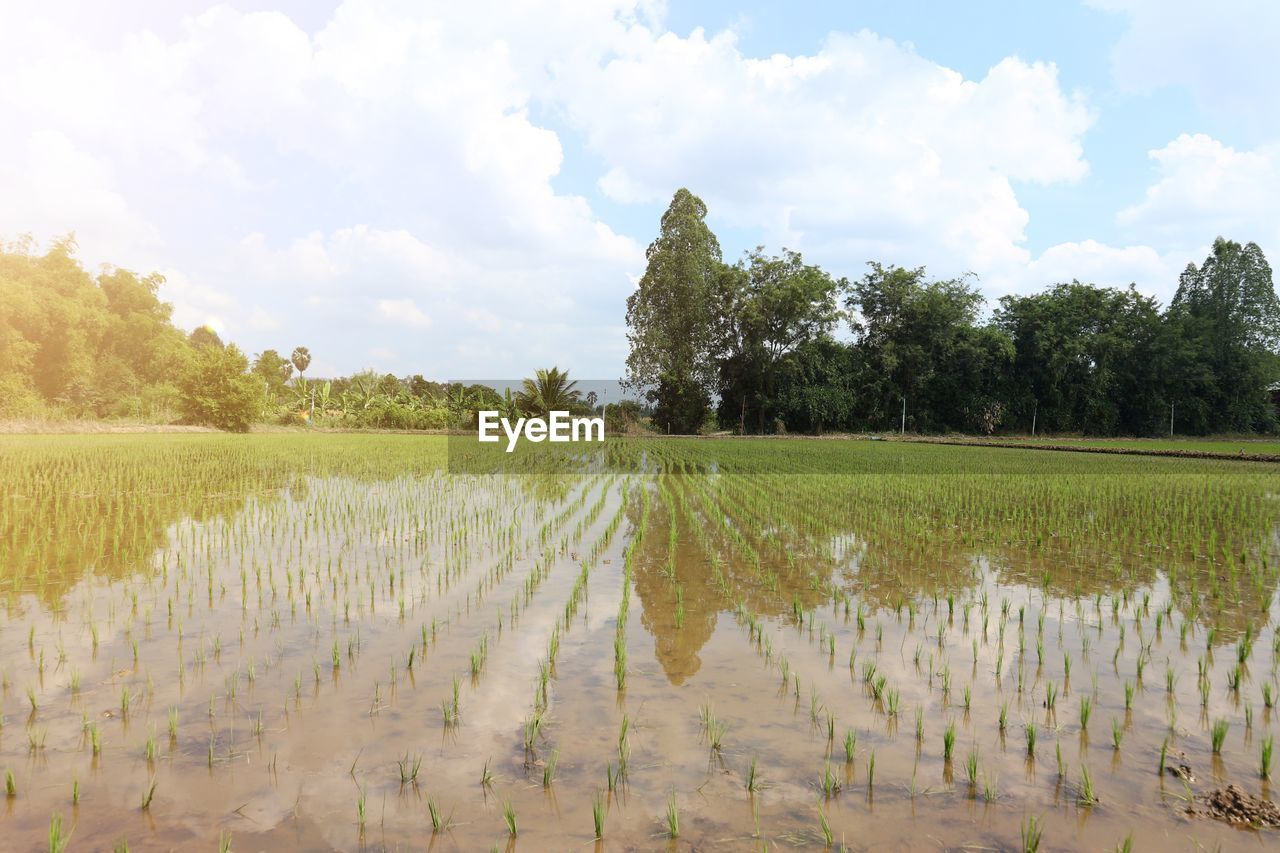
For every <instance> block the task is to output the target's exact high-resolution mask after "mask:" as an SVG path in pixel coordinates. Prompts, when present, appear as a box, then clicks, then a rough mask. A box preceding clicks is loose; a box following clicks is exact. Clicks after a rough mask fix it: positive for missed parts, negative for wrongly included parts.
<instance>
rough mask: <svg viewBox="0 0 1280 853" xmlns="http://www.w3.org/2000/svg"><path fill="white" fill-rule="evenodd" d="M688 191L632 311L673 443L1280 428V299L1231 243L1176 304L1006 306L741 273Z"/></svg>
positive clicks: (883, 276) (915, 278)
mask: <svg viewBox="0 0 1280 853" xmlns="http://www.w3.org/2000/svg"><path fill="white" fill-rule="evenodd" d="M706 216H707V208H706V205H705V204H704V203H703V201H702V200H701V199H699V198H698V197H697V196H695V195H694V194H692V193H691V192H689V191H688V190H687V189H681V190H679V191H677V192H676V194H675V197H674V198H673V199H672V202H671V205H670V207H669V208H668V209H667V211H666V212H665V213H664V214H663V217H662V220H661V224H660V228H659V234H658V237H657V238H656V239H655V240H654V241H653V243H652V244H650V246H649V248H648V250H647V253H646V260H647V265H646V269H645V273H644V275H643V277H642V278H641V279H640V282H639V286H638V287H637V289H636V290H635V291H634V292H633V293H632V295H631V296H630V297H629V298H628V300H627V328H628V340H629V342H630V352H629V355H628V357H627V364H626V367H627V375H626V380H625V381H626V382H627V383H628V385H629V386H630V387H632V388H634V389H637V390H639V391H640V392H642V393H643V394H644V395H645V396H646V398H647V399H648V401H649V402H650V403H651V404H652V406H653V412H654V414H653V420H654V424H655V425H656V426H657V427H658V428H659V429H661V430H662V431H664V432H671V433H694V432H699V431H705V430H708V429H720V430H733V431H737V432H742V433H774V432H781V431H788V432H807V433H817V432H823V431H845V430H848V431H885V430H897V429H905V430H907V431H916V432H928V433H938V432H963V433H978V434H984V435H989V434H992V433H997V432H1014V433H1028V432H1057V433H1083V434H1092V435H1153V434H1162V433H1166V432H1169V431H1171V430H1172V431H1176V432H1178V433H1185V434H1207V433H1274V432H1276V431H1277V429H1278V428H1280V421H1278V420H1277V403H1280V385H1277V382H1278V381H1280V300H1277V296H1276V291H1275V287H1274V284H1273V282H1272V275H1271V268H1270V266H1269V265H1268V264H1267V260H1266V258H1265V257H1264V255H1263V253H1262V250H1261V249H1259V248H1258V246H1257V245H1256V244H1254V243H1247V244H1244V245H1241V244H1240V243H1237V242H1233V241H1230V240H1226V239H1223V238H1218V239H1217V240H1215V241H1214V244H1213V249H1212V251H1211V254H1210V255H1209V256H1208V257H1207V258H1206V259H1205V261H1204V263H1202V264H1201V265H1199V266H1196V265H1195V264H1189V265H1188V266H1187V268H1186V270H1185V271H1184V272H1183V273H1182V275H1181V276H1180V278H1179V281H1178V287H1177V291H1176V294H1175V296H1174V298H1173V301H1172V302H1171V303H1170V304H1169V305H1168V306H1167V307H1163V308H1162V307H1161V306H1160V305H1159V304H1158V303H1157V301H1156V300H1154V299H1152V298H1151V297H1148V296H1145V295H1143V294H1142V293H1140V292H1138V290H1137V289H1136V288H1135V287H1134V286H1133V285H1129V286H1128V287H1124V288H1116V287H1101V286H1098V285H1095V284H1086V283H1081V282H1079V281H1071V282H1067V283H1058V284H1053V285H1051V286H1049V287H1047V288H1046V289H1044V290H1043V291H1041V292H1039V293H1033V294H1029V295H1010V296H1004V297H1002V298H1001V299H1000V300H999V301H998V304H997V305H996V306H995V308H994V309H993V310H991V311H989V312H988V311H987V310H986V308H987V306H986V303H985V300H984V299H983V297H982V295H981V293H980V291H979V290H978V288H977V284H976V282H975V281H974V279H973V278H972V277H971V276H965V277H961V278H955V279H943V280H939V279H933V278H930V277H929V276H928V274H927V273H926V270H925V268H924V267H914V268H912V267H902V266H896V265H885V264H881V263H877V262H871V263H869V264H868V268H867V271H866V272H865V273H864V274H863V276H862V277H861V278H859V279H856V280H849V279H848V278H836V277H834V276H832V275H831V274H830V273H828V272H826V271H825V270H822V269H821V268H819V267H817V266H815V265H812V264H808V263H806V262H805V261H804V259H803V257H802V256H801V255H800V253H798V252H793V251H789V250H786V249H783V250H782V252H781V254H778V255H770V254H767V253H766V252H765V251H764V249H763V248H758V249H756V250H755V251H751V252H747V253H746V254H745V255H744V257H743V258H742V259H741V260H739V261H737V262H736V263H726V262H725V261H724V259H723V257H722V254H721V249H720V245H719V242H718V240H717V238H716V236H715V234H714V233H712V231H711V229H710V228H709V227H708V225H707V223H706Z"/></svg>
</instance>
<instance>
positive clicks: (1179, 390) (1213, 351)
mask: <svg viewBox="0 0 1280 853" xmlns="http://www.w3.org/2000/svg"><path fill="white" fill-rule="evenodd" d="M1168 320H1169V322H1170V324H1171V326H1172V329H1173V333H1174V337H1175V339H1176V341H1177V347H1176V350H1175V352H1174V355H1173V365H1172V367H1171V375H1170V377H1169V398H1170V404H1171V405H1173V406H1175V407H1176V406H1177V405H1178V403H1179V401H1181V404H1182V406H1181V407H1182V409H1183V420H1182V422H1181V423H1182V428H1183V429H1185V430H1186V431H1189V432H1223V431H1231V432H1236V431H1241V432H1244V431H1252V430H1261V429H1274V428H1275V427H1276V413H1275V408H1274V406H1273V405H1272V404H1271V402H1270V400H1269V398H1268V395H1267V393H1266V386H1267V385H1268V384H1269V383H1271V382H1274V381H1275V380H1276V378H1277V377H1278V376H1280V356H1278V354H1277V347H1280V301H1278V300H1277V298H1276V291H1275V285H1274V283H1273V282H1272V278H1271V266H1270V265H1269V264H1268V263H1267V259H1266V257H1265V256H1264V255H1263V253H1262V250H1261V249H1260V248H1258V246H1257V244H1256V243H1247V244H1245V245H1243V246H1241V245H1240V244H1239V243H1236V242H1234V241H1231V240H1224V239H1223V238H1221V237H1219V238H1218V239H1217V240H1215V241H1214V243H1213V253H1212V254H1211V255H1209V257H1208V258H1206V259H1205V261H1204V263H1203V264H1202V265H1201V266H1200V267H1196V265H1195V264H1188V265H1187V268H1186V270H1185V271H1183V273H1182V276H1181V277H1180V278H1179V280H1178V291H1177V294H1176V295H1175V296H1174V298H1173V304H1172V305H1170V307H1169V312H1168Z"/></svg>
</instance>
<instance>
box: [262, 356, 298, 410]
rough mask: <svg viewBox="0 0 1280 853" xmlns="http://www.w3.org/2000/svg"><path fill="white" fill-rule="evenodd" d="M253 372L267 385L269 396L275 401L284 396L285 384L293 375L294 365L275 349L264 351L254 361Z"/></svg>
mask: <svg viewBox="0 0 1280 853" xmlns="http://www.w3.org/2000/svg"><path fill="white" fill-rule="evenodd" d="M253 372H254V374H255V375H257V376H258V377H259V378H260V379H262V381H263V383H264V384H265V385H266V388H267V392H268V395H269V396H270V397H271V398H272V399H273V400H274V399H279V398H280V397H281V396H282V395H283V394H284V388H285V383H286V382H288V381H289V377H291V376H292V375H293V363H292V362H290V361H286V360H285V358H284V357H283V356H281V355H280V353H278V352H276V351H275V350H273V349H268V350H263V351H262V352H261V353H260V354H259V355H258V356H257V357H255V358H254V360H253Z"/></svg>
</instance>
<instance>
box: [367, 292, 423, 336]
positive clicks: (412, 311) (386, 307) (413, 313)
mask: <svg viewBox="0 0 1280 853" xmlns="http://www.w3.org/2000/svg"><path fill="white" fill-rule="evenodd" d="M377 305H378V316H379V317H381V318H382V319H383V320H386V321H388V322H391V323H395V324H396V325H400V326H408V327H410V328H412V329H425V328H427V327H428V326H430V325H431V318H430V317H428V316H427V315H426V314H424V313H422V309H421V308H419V307H418V306H417V305H415V304H414V301H413V300H412V299H379V300H378V302H377Z"/></svg>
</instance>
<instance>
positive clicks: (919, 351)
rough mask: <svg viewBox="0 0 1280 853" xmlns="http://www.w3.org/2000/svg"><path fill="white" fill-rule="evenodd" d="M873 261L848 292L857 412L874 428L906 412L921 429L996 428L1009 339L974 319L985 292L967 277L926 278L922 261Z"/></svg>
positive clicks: (908, 423) (913, 425)
mask: <svg viewBox="0 0 1280 853" xmlns="http://www.w3.org/2000/svg"><path fill="white" fill-rule="evenodd" d="M868 266H869V267H870V271H869V272H868V273H867V274H866V275H864V276H863V277H862V278H861V279H860V280H859V281H857V282H855V283H854V284H853V286H852V288H851V289H850V294H849V298H848V300H847V305H848V308H849V311H850V315H851V321H850V322H851V325H852V327H853V333H854V342H855V344H854V345H855V347H856V349H857V352H858V354H859V356H860V358H859V362H860V363H859V369H858V374H857V376H856V378H855V380H854V386H855V389H856V394H857V398H858V403H857V406H858V413H859V415H860V420H862V421H863V422H864V423H865V424H866V425H868V426H869V427H871V428H873V429H885V428H892V427H898V426H900V425H901V424H902V423H903V421H904V420H905V422H906V426H907V427H908V428H912V429H917V430H921V431H938V430H946V429H955V430H963V429H981V430H982V431H986V432H989V431H991V430H992V429H994V428H995V427H996V426H997V425H998V424H999V420H1000V417H1001V413H1000V405H999V393H998V385H999V380H1000V370H1001V365H1002V363H1003V362H1005V361H1007V359H1008V355H1009V353H1008V349H1009V346H1008V341H1007V340H1006V339H1005V338H1004V337H1003V336H1002V335H1000V334H998V333H993V332H991V331H986V330H984V329H983V328H981V327H979V326H978V325H977V318H978V312H979V311H980V310H981V308H982V304H983V303H982V295H981V294H980V293H979V292H978V291H977V289H976V288H975V287H973V286H971V285H970V284H969V283H968V282H967V281H966V280H964V279H948V280H943V281H928V280H927V279H926V278H925V270H924V268H923V267H917V268H914V269H908V268H905V267H898V266H884V265H882V264H878V263H875V262H872V263H870V264H868ZM904 412H905V415H904V414H903V413H904Z"/></svg>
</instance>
